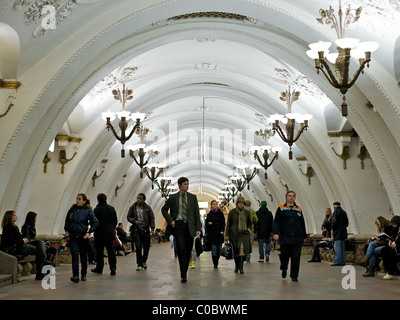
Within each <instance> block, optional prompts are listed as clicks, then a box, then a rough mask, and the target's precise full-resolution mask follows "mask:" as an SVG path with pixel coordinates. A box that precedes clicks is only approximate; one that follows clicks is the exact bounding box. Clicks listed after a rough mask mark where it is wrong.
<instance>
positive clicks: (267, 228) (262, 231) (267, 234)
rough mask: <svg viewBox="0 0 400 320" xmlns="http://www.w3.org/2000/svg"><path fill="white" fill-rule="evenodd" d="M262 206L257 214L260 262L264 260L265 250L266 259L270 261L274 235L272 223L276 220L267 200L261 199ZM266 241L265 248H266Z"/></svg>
mask: <svg viewBox="0 0 400 320" xmlns="http://www.w3.org/2000/svg"><path fill="white" fill-rule="evenodd" d="M260 205H261V207H260V208H259V209H258V211H257V212H256V215H257V220H258V222H257V224H256V230H255V232H256V234H257V241H258V252H259V260H258V262H264V252H265V261H266V262H268V261H269V256H270V253H271V235H272V223H273V221H274V217H273V216H272V213H271V211H269V210H268V208H267V201H261V203H260ZM264 243H265V249H264Z"/></svg>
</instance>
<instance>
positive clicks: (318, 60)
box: [307, 0, 379, 116]
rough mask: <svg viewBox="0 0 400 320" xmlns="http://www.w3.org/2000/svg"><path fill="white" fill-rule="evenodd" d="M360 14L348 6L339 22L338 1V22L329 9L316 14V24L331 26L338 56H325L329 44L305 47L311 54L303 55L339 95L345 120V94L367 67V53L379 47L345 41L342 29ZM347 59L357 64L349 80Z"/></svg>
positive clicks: (340, 9)
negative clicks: (317, 15) (351, 59)
mask: <svg viewBox="0 0 400 320" xmlns="http://www.w3.org/2000/svg"><path fill="white" fill-rule="evenodd" d="M361 11H362V8H361V7H359V8H358V9H350V5H349V6H348V8H347V9H346V10H345V16H344V18H343V11H342V4H341V0H339V11H338V15H339V17H338V18H337V17H336V16H335V14H334V10H333V9H332V7H331V6H329V10H323V9H320V10H319V14H320V15H321V18H319V19H318V18H317V21H318V22H319V23H322V24H324V23H325V24H331V25H332V27H331V28H332V29H335V30H336V34H337V37H338V39H337V40H336V41H335V43H336V46H337V51H338V52H337V53H329V47H330V46H331V44H332V43H331V42H323V41H319V42H317V43H312V44H310V45H309V47H310V49H311V50H308V51H307V55H308V56H309V57H310V58H312V59H314V61H315V68H316V69H317V73H318V74H319V71H321V72H322V73H323V74H324V75H325V77H326V78H327V79H328V81H329V83H330V84H331V85H332V86H333V87H335V88H337V89H339V90H340V92H341V93H342V95H343V102H342V105H341V107H342V115H343V116H347V114H348V112H347V103H346V96H345V94H346V93H347V91H348V90H349V89H350V88H351V86H352V85H353V84H354V83H355V82H356V80H357V78H358V76H359V75H360V73H363V70H364V67H365V65H367V67H369V62H370V61H371V53H372V52H374V51H375V50H376V49H378V47H379V44H378V43H377V42H371V41H368V42H360V40H359V39H355V38H345V29H346V27H347V26H348V25H349V24H351V23H354V22H356V21H357V20H358V19H359V18H360V14H361ZM325 57H326V59H327V60H328V61H329V62H330V63H332V64H333V65H334V67H335V72H332V71H331V68H330V66H329V64H328V63H327V61H326V60H325ZM350 57H354V58H356V59H358V61H359V66H358V69H357V71H356V72H355V74H354V76H353V79H351V78H350V76H349V68H350ZM335 75H336V76H335Z"/></svg>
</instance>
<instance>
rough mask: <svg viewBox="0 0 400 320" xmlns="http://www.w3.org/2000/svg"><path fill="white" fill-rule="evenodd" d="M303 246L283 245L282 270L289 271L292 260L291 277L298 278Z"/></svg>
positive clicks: (280, 256)
mask: <svg viewBox="0 0 400 320" xmlns="http://www.w3.org/2000/svg"><path fill="white" fill-rule="evenodd" d="M301 246H302V244H301V243H299V244H281V253H280V255H279V258H280V260H281V267H280V269H281V270H287V269H288V265H289V260H290V277H291V278H297V277H298V276H299V270H300V256H301Z"/></svg>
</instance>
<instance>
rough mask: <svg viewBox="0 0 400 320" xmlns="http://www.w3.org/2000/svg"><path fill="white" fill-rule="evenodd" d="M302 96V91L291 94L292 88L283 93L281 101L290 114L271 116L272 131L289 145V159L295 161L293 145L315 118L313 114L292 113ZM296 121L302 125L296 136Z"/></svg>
mask: <svg viewBox="0 0 400 320" xmlns="http://www.w3.org/2000/svg"><path fill="white" fill-rule="evenodd" d="M299 96H300V91H295V90H293V92H290V87H289V89H288V90H286V91H285V92H281V96H280V97H279V99H281V100H282V101H285V102H286V104H287V107H288V113H287V114H286V115H282V114H273V115H271V116H270V119H271V121H272V130H274V131H275V132H278V134H279V136H280V137H281V139H282V140H283V141H284V142H285V143H287V144H288V145H289V159H290V160H292V159H293V152H292V145H293V143H295V142H296V141H297V140H298V139H299V138H300V135H301V134H302V133H303V131H305V130H307V128H308V121H309V120H310V119H311V118H312V117H313V116H312V115H311V114H300V113H292V104H293V102H294V101H296V100H298V99H299ZM279 121H281V122H282V123H283V124H285V127H286V130H285V131H286V134H285V133H284V131H283V130H282V129H281V127H280V126H279ZM296 121H297V122H298V123H300V129H299V131H298V132H297V134H296V136H295V135H294V128H295V126H296Z"/></svg>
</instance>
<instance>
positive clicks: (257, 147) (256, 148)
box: [250, 146, 261, 153]
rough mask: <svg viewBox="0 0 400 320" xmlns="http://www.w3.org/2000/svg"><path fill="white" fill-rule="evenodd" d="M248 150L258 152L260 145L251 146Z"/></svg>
mask: <svg viewBox="0 0 400 320" xmlns="http://www.w3.org/2000/svg"><path fill="white" fill-rule="evenodd" d="M250 151H251V152H252V153H254V152H255V151H257V152H260V151H261V147H259V146H251V147H250Z"/></svg>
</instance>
